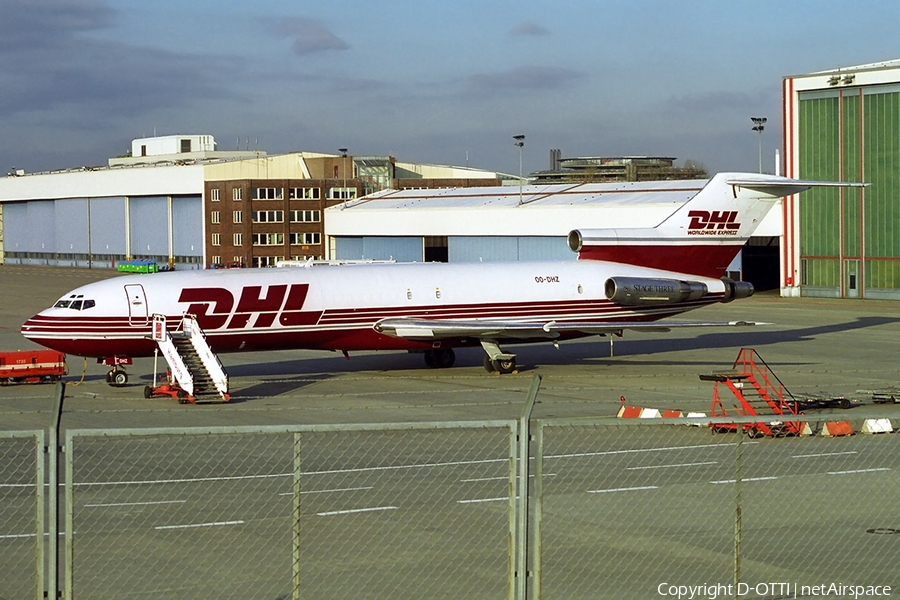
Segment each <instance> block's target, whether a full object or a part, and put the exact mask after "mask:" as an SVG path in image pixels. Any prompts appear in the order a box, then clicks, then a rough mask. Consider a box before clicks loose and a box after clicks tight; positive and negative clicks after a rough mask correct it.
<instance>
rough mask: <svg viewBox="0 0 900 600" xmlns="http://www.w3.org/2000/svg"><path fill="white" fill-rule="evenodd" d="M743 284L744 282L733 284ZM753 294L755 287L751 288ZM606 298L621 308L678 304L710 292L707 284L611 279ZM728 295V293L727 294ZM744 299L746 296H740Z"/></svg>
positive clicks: (634, 278)
mask: <svg viewBox="0 0 900 600" xmlns="http://www.w3.org/2000/svg"><path fill="white" fill-rule="evenodd" d="M732 283H742V282H732ZM727 287H728V286H727V285H726V290H727ZM750 289H751V293H753V292H752V290H753V287H752V286H751V288H750ZM605 291H606V297H607V299H609V300H612V301H613V302H615V303H616V304H619V305H621V306H647V305H660V304H678V303H680V302H690V301H691V300H699V299H700V298H702V297H703V296H705V295H706V293H707V292H708V291H709V290H708V289H707V287H706V284H705V283H701V282H699V281H680V280H678V279H648V278H644V277H610V278H609V279H607V280H606V284H605ZM726 293H727V292H726ZM740 297H741V298H744V297H746V296H740Z"/></svg>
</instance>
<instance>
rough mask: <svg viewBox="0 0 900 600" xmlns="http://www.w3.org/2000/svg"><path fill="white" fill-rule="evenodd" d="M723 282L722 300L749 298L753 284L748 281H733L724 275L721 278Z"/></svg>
mask: <svg viewBox="0 0 900 600" xmlns="http://www.w3.org/2000/svg"><path fill="white" fill-rule="evenodd" d="M722 283H724V284H725V298H724V299H723V300H722V302H731V301H732V300H740V299H741V298H749V297H750V296H752V295H753V284H752V283H750V282H749V281H734V280H733V279H728V278H726V277H723V278H722Z"/></svg>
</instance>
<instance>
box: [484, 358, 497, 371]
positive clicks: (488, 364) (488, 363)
mask: <svg viewBox="0 0 900 600" xmlns="http://www.w3.org/2000/svg"><path fill="white" fill-rule="evenodd" d="M482 364H484V370H485V371H487V372H488V373H493V372H494V371H496V370H497V369H495V368H494V361H492V360H491V357H490V356H488V355H487V354H485V355H484V362H483V363H482Z"/></svg>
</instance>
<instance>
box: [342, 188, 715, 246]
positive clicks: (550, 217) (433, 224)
mask: <svg viewBox="0 0 900 600" xmlns="http://www.w3.org/2000/svg"><path fill="white" fill-rule="evenodd" d="M706 183H707V180H699V179H694V180H687V181H643V182H616V183H582V184H568V185H567V184H563V185H526V186H523V187H522V194H521V203H520V196H519V188H518V187H517V186H501V187H482V188H452V189H434V190H385V191H382V192H377V193H375V194H372V195H370V196H364V197H362V198H360V199H358V200H351V201H349V202H346V203H344V204H340V205H338V206H334V207H332V208H329V209H327V210H326V217H325V230H326V233H327V234H328V235H332V236H337V235H344V236H358V235H379V234H378V232H384V233H387V232H390V235H399V236H402V235H566V234H568V233H569V231H571V230H572V229H578V228H594V227H653V226H655V225H657V224H658V223H659V222H660V221H661V220H662V219H664V218H665V217H667V216H668V215H670V214H671V213H672V212H674V211H675V210H676V209H677V208H678V207H680V206H681V205H683V204H684V203H685V202H687V201H688V200H690V199H691V198H692V197H693V196H694V195H696V194H697V192H698V191H700V190H701V189H702V188H703V186H704V185H706ZM384 233H382V235H383V234H384Z"/></svg>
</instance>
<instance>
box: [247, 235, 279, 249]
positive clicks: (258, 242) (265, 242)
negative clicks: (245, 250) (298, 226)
mask: <svg viewBox="0 0 900 600" xmlns="http://www.w3.org/2000/svg"><path fill="white" fill-rule="evenodd" d="M282 244H284V234H283V233H254V234H253V245H254V246H281V245H282Z"/></svg>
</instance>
